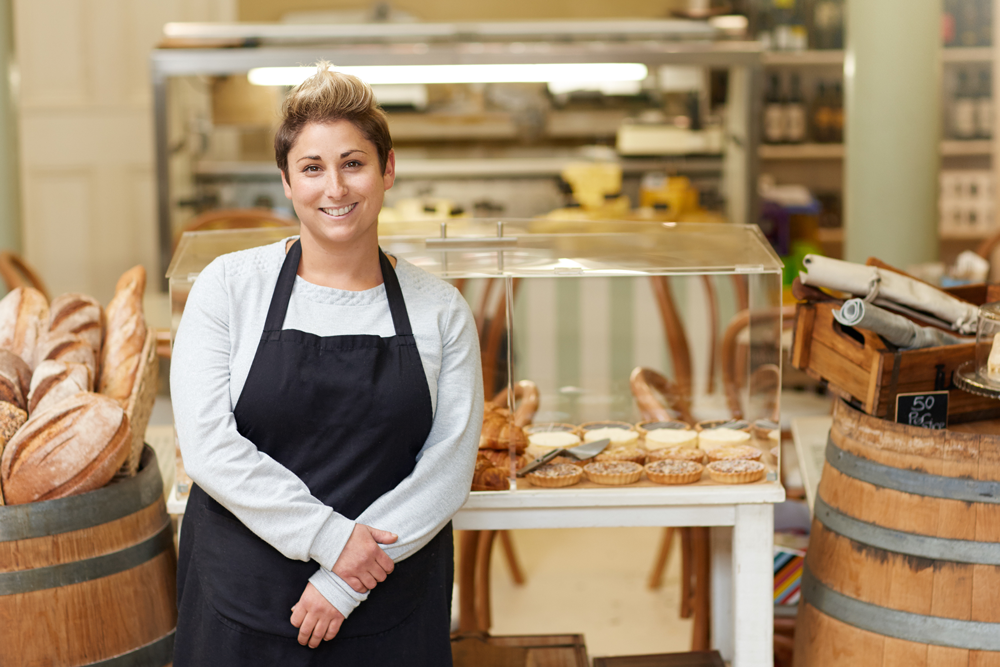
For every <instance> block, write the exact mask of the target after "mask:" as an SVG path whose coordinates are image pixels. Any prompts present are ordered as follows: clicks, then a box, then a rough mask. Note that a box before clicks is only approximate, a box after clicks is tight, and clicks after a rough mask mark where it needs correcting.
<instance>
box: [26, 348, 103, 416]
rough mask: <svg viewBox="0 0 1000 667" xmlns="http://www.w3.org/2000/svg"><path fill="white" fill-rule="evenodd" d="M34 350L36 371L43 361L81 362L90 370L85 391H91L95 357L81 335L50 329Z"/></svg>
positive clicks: (94, 374) (95, 364)
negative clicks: (88, 383) (88, 381)
mask: <svg viewBox="0 0 1000 667" xmlns="http://www.w3.org/2000/svg"><path fill="white" fill-rule="evenodd" d="M35 352H36V353H35V372H36V373H37V372H38V366H39V365H41V363H42V362H44V361H62V362H65V363H67V364H82V365H84V366H86V367H87V368H88V369H89V370H90V377H91V384H90V386H89V387H87V389H86V391H93V389H94V381H95V380H96V378H97V357H95V356H94V348H92V347H91V346H90V343H88V342H87V341H86V340H84V339H83V337H82V336H78V335H76V334H71V333H57V332H52V331H50V332H48V333H46V334H44V335H43V336H42V338H41V340H39V342H38V347H37V348H36V350H35ZM28 412H31V410H28Z"/></svg>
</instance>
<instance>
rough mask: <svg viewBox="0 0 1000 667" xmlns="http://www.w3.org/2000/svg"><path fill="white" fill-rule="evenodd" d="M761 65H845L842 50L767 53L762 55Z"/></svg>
mask: <svg viewBox="0 0 1000 667" xmlns="http://www.w3.org/2000/svg"><path fill="white" fill-rule="evenodd" d="M760 59H761V63H762V64H763V65H764V66H765V67H815V66H828V67H832V66H836V65H843V64H844V52H843V51H842V50H839V49H837V50H833V49H831V50H812V51H765V52H763V53H762V54H761V58H760Z"/></svg>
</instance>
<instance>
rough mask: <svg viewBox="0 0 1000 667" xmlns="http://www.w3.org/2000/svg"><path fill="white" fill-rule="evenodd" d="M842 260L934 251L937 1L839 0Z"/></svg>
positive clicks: (906, 257)
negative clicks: (842, 26)
mask: <svg viewBox="0 0 1000 667" xmlns="http://www.w3.org/2000/svg"><path fill="white" fill-rule="evenodd" d="M846 33H847V35H846V37H847V44H846V46H847V53H846V54H845V55H846V57H845V60H844V83H845V91H844V92H845V99H844V107H845V112H846V118H845V123H844V125H845V130H844V131H845V165H844V168H845V178H844V184H845V211H846V216H845V217H846V229H845V234H846V239H845V245H844V258H845V259H847V260H849V261H852V262H863V261H864V260H865V259H866V258H867V257H869V256H876V257H878V258H880V259H882V260H883V261H886V262H888V263H890V264H892V265H894V266H898V267H900V268H903V267H905V266H907V265H909V264H913V263H917V262H927V261H933V260H935V259H937V256H938V240H937V218H938V214H937V195H938V166H939V164H938V163H939V157H938V154H939V143H940V139H941V63H940V52H941V47H940V42H941V0H848V3H847V31H846Z"/></svg>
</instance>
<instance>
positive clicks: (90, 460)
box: [0, 393, 132, 505]
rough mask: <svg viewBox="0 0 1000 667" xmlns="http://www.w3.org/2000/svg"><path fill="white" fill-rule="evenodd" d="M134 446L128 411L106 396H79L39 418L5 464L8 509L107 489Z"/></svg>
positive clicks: (7, 453) (24, 430) (10, 448)
mask: <svg viewBox="0 0 1000 667" xmlns="http://www.w3.org/2000/svg"><path fill="white" fill-rule="evenodd" d="M131 440H132V433H131V430H130V428H129V422H128V417H127V416H126V415H125V411H124V410H123V409H122V408H121V406H120V405H118V403H117V402H116V401H114V400H112V399H110V398H108V397H106V396H101V395H99V394H94V393H86V394H77V395H76V396H71V397H70V398H67V399H66V400H64V401H61V402H59V403H56V404H55V405H53V406H52V407H50V408H48V409H46V410H42V411H39V412H36V413H35V414H34V415H32V416H31V418H30V419H29V420H28V421H27V422H26V423H25V424H24V426H22V427H21V429H20V430H19V431H18V432H17V434H16V435H15V436H14V437H13V438H12V439H11V441H10V442H9V443H7V447H6V448H5V449H4V452H3V456H2V458H0V480H2V484H3V488H4V497H5V499H6V501H7V504H8V505H19V504H22V503H30V502H33V501H36V500H51V499H53V498H64V497H66V496H71V495H75V494H78V493H84V492H86V491H91V490H93V489H97V488H100V487H102V486H104V485H105V484H107V483H108V482H109V481H110V480H111V478H112V477H114V475H115V472H116V471H117V470H118V469H119V468H120V467H121V465H122V463H123V462H124V461H125V459H126V457H127V456H128V452H129V444H130V442H131Z"/></svg>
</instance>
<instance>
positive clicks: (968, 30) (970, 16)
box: [955, 0, 980, 47]
mask: <svg viewBox="0 0 1000 667" xmlns="http://www.w3.org/2000/svg"><path fill="white" fill-rule="evenodd" d="M958 6H959V11H958V20H957V21H956V26H955V28H956V32H957V34H958V44H957V45H958V46H966V47H971V46H979V45H980V44H979V38H980V34H979V27H980V25H979V22H980V16H979V3H978V1H977V0H964V1H963V2H960V3H959V5H958Z"/></svg>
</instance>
